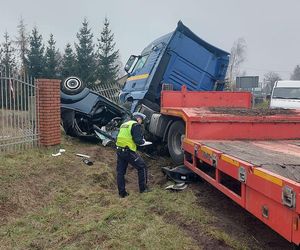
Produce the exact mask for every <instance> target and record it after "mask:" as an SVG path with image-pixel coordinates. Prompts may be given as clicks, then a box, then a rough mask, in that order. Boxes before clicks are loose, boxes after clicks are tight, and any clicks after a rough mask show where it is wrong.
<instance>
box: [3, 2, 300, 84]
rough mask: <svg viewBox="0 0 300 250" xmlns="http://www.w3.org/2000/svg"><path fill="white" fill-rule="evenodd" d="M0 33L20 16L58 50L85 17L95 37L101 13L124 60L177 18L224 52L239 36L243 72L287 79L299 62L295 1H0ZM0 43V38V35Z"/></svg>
mask: <svg viewBox="0 0 300 250" xmlns="http://www.w3.org/2000/svg"><path fill="white" fill-rule="evenodd" d="M0 3H1V4H0V9H1V14H0V34H4V32H5V31H8V33H9V35H10V36H11V37H13V38H14V37H15V36H16V31H17V28H16V26H17V25H18V23H19V20H20V17H21V16H22V17H23V19H24V21H25V23H26V25H27V30H28V31H31V30H32V28H33V26H35V25H36V26H37V27H38V29H39V31H40V33H41V34H42V35H43V38H44V42H46V41H47V40H48V39H49V34H50V33H53V34H54V37H55V40H56V41H57V47H58V48H59V49H60V50H61V51H63V49H64V47H65V44H66V43H67V42H72V43H73V42H74V41H76V33H77V32H78V30H79V28H80V27H81V25H82V24H81V23H82V21H83V19H84V17H86V18H87V19H88V21H89V24H90V27H91V28H92V31H93V33H94V36H95V37H100V32H101V30H102V27H103V21H104V18H105V16H107V17H108V19H109V20H110V24H111V29H112V32H113V33H114V34H115V42H116V48H118V49H119V50H120V54H121V61H122V62H123V63H124V64H125V62H126V61H127V58H128V57H129V56H130V55H131V54H139V53H140V52H141V50H142V49H143V48H144V47H145V46H146V45H148V44H149V43H150V42H152V41H153V40H155V39H156V38H158V37H159V36H161V35H164V34H166V33H168V32H170V31H173V30H174V29H175V28H176V25H177V22H178V20H182V21H183V23H184V24H185V25H186V26H188V27H189V28H190V29H191V30H192V31H193V32H194V33H196V34H197V35H198V36H199V37H201V38H202V39H204V40H206V41H207V42H209V43H211V44H213V45H215V46H217V47H219V48H221V49H223V50H226V51H230V49H231V47H232V45H233V43H234V41H235V40H237V39H238V38H240V37H243V38H244V39H245V40H246V43H247V60H246V61H245V63H244V64H243V66H242V70H245V71H246V72H247V75H259V76H260V80H262V77H263V75H264V74H265V73H267V72H269V71H275V72H277V73H279V74H280V76H281V77H282V78H289V77H290V74H291V73H292V71H293V69H294V68H295V66H296V65H297V64H300V49H299V46H300V32H299V25H300V15H299V10H300V0H248V1H241V0H209V1H208V0H207V1H204V0H148V1H146V0H85V1H83V0H48V1H46V0H0ZM0 41H3V35H2V38H1V39H0Z"/></svg>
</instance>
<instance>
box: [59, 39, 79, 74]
mask: <svg viewBox="0 0 300 250" xmlns="http://www.w3.org/2000/svg"><path fill="white" fill-rule="evenodd" d="M75 66H76V57H75V54H74V52H73V50H72V47H71V44H70V43H67V45H66V48H65V53H64V55H63V58H62V67H61V75H62V77H68V76H75V75H76V68H75Z"/></svg>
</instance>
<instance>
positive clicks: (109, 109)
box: [61, 76, 131, 140]
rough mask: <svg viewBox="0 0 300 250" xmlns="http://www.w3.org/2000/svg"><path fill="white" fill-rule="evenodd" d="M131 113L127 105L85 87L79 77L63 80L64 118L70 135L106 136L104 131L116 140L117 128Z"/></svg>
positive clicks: (63, 122) (62, 102) (65, 127)
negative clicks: (120, 104)
mask: <svg viewBox="0 0 300 250" xmlns="http://www.w3.org/2000/svg"><path fill="white" fill-rule="evenodd" d="M130 117H131V114H130V112H129V111H128V110H127V109H125V108H123V107H122V106H119V105H117V104H115V103H113V102H112V101H110V100H109V99H107V98H105V97H104V96H102V95H100V94H98V93H96V92H94V91H92V90H90V89H88V88H86V86H85V84H84V83H83V82H82V81H81V80H80V79H79V78H78V77H74V76H72V77H68V78H67V79H65V80H64V81H63V82H62V84H61V121H62V126H63V128H64V130H65V132H66V134H67V135H70V136H73V137H86V138H89V137H90V138H99V139H103V137H102V138H101V134H102V135H105V136H106V137H109V138H110V139H111V140H113V139H115V137H116V133H117V132H116V128H118V127H119V126H120V124H121V123H122V122H124V121H125V120H127V119H130ZM99 133H100V134H99Z"/></svg>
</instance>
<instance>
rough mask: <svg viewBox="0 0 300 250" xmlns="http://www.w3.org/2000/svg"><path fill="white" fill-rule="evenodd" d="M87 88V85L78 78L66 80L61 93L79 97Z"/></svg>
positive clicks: (73, 77)
mask: <svg viewBox="0 0 300 250" xmlns="http://www.w3.org/2000/svg"><path fill="white" fill-rule="evenodd" d="M84 88H85V84H84V83H83V82H82V81H81V80H80V79H79V78H78V77H76V76H70V77H68V78H66V79H65V80H64V81H63V82H62V84H61V91H62V92H63V93H65V94H67V95H77V94H79V93H80V92H81V91H82V90H83V89H84Z"/></svg>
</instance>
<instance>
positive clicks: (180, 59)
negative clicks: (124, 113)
mask: <svg viewBox="0 0 300 250" xmlns="http://www.w3.org/2000/svg"><path fill="white" fill-rule="evenodd" d="M228 63H229V53H228V52H225V51H223V50H221V49H218V48H216V47H214V46H213V45H211V44H209V43H207V42H205V41H204V40H202V39H201V38H199V37H198V36H196V35H195V34H194V33H193V32H192V31H191V30H189V29H188V28H187V27H186V26H184V25H183V23H182V22H181V21H179V22H178V24H177V28H176V29H175V31H174V32H171V33H169V34H166V35H164V36H162V37H160V38H158V39H156V40H155V41H153V42H152V43H151V44H149V45H148V46H147V47H146V48H145V49H144V50H143V51H142V53H141V55H140V56H139V57H138V60H137V62H136V64H135V66H134V68H133V69H132V71H131V72H130V73H129V77H128V79H127V81H126V83H125V85H124V87H123V89H122V91H121V93H120V101H121V103H125V102H126V101H129V102H132V106H131V110H132V111H133V110H134V109H135V107H136V106H137V105H138V104H140V103H144V104H146V105H148V106H149V104H150V106H151V108H153V109H154V110H158V111H159V103H160V92H161V89H162V84H163V83H167V84H172V85H173V89H174V90H180V89H181V87H182V85H186V86H187V89H188V90H200V91H211V90H223V88H224V78H225V74H226V70H227V66H228ZM217 83H218V84H217Z"/></svg>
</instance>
